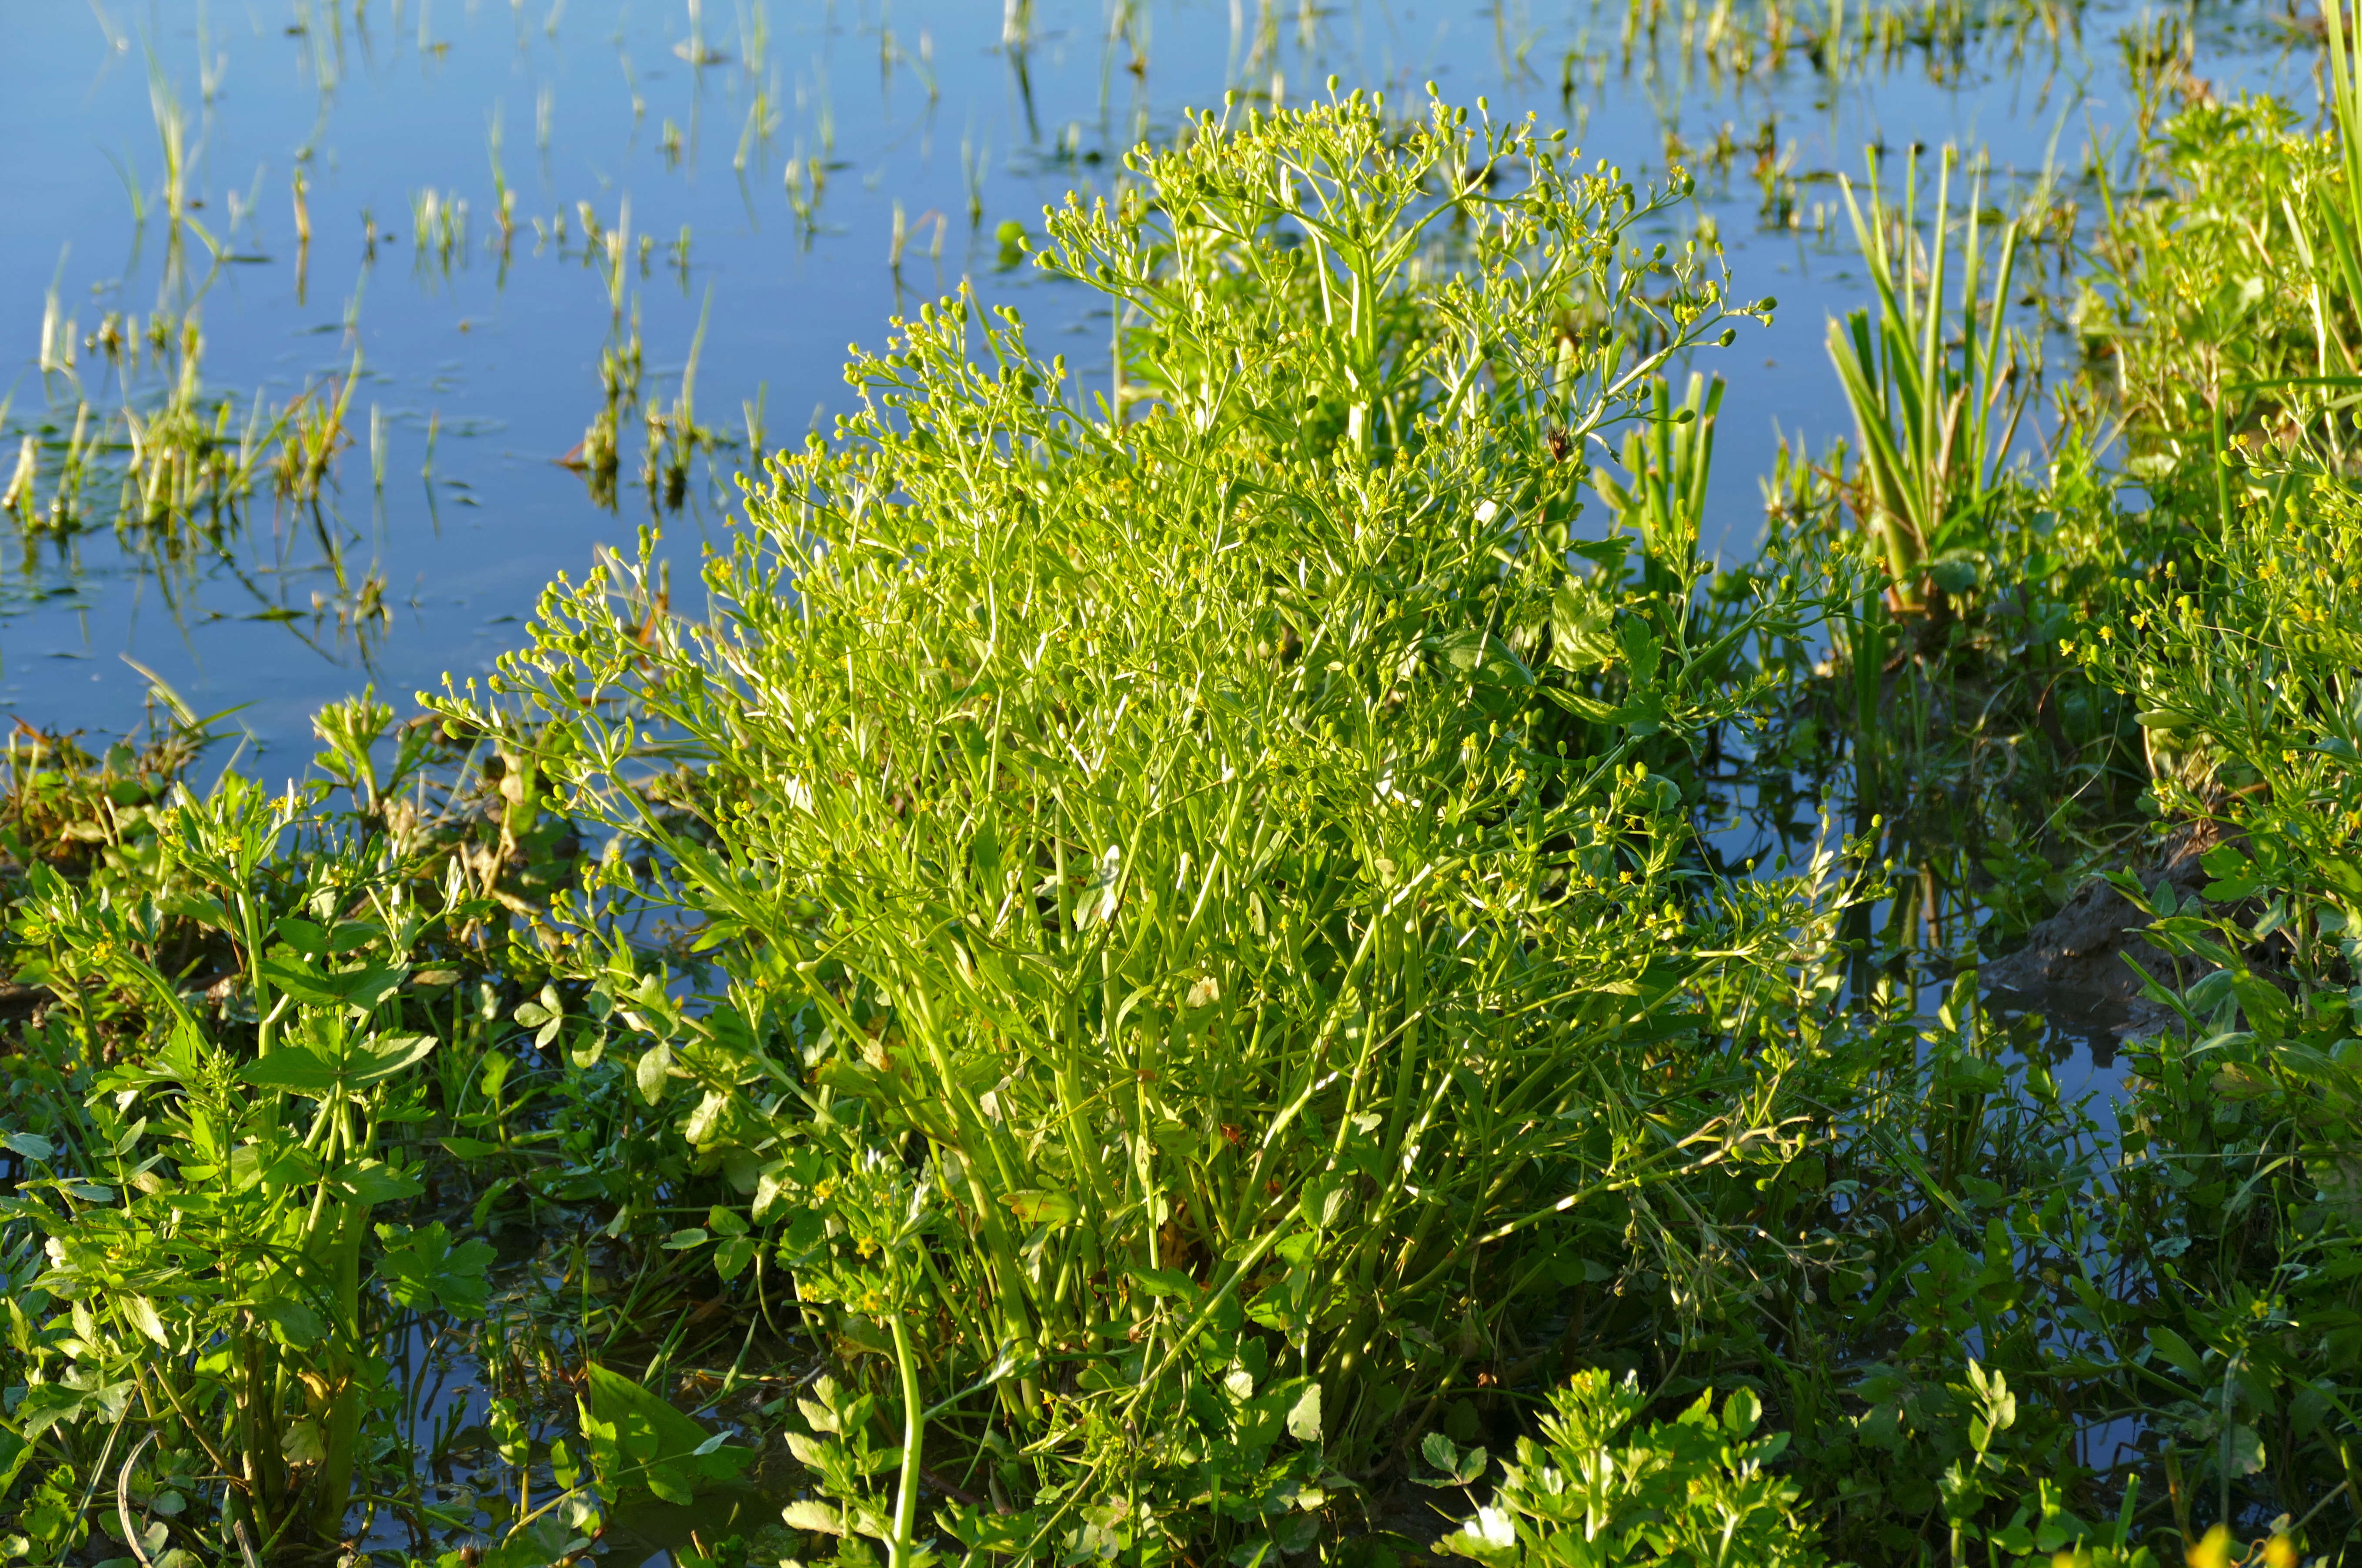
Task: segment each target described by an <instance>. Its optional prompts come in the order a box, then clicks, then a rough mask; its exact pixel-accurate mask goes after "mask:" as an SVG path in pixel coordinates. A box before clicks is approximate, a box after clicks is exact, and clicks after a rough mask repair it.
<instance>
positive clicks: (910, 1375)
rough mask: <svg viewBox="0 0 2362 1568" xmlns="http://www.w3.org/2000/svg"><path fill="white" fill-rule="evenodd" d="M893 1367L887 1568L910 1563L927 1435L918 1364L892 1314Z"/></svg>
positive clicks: (897, 1318) (897, 1315)
mask: <svg viewBox="0 0 2362 1568" xmlns="http://www.w3.org/2000/svg"><path fill="white" fill-rule="evenodd" d="M893 1325H894V1365H895V1366H896V1368H897V1369H898V1370H899V1371H900V1373H901V1375H902V1474H901V1475H900V1478H899V1479H898V1481H897V1482H896V1485H895V1488H894V1539H893V1540H892V1541H889V1542H888V1543H887V1549H886V1554H887V1562H888V1568H905V1565H906V1564H908V1563H910V1561H911V1552H912V1546H911V1525H912V1523H913V1522H914V1521H915V1520H916V1519H917V1517H918V1512H919V1453H920V1444H921V1440H922V1438H923V1437H924V1436H925V1435H926V1430H927V1407H926V1405H925V1403H924V1402H923V1401H922V1399H921V1398H920V1397H919V1363H918V1358H917V1357H916V1356H914V1355H912V1354H911V1331H910V1330H909V1329H908V1328H907V1327H905V1326H904V1324H903V1321H902V1313H901V1312H900V1310H897V1311H896V1312H894V1314H893Z"/></svg>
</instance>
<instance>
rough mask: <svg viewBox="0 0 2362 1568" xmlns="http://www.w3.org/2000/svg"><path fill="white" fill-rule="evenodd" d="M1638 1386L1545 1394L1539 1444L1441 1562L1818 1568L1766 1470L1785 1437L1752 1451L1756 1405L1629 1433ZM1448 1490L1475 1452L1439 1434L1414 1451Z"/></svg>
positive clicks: (1479, 1455) (1706, 1398)
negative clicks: (1449, 1557) (1801, 1567)
mask: <svg viewBox="0 0 2362 1568" xmlns="http://www.w3.org/2000/svg"><path fill="white" fill-rule="evenodd" d="M1646 1402H1647V1401H1646V1399H1645V1398H1644V1396H1643V1395H1642V1394H1641V1392H1640V1389H1639V1384H1638V1382H1637V1380H1636V1379H1634V1378H1632V1377H1629V1376H1627V1377H1625V1378H1623V1379H1622V1380H1620V1381H1618V1380H1617V1379H1613V1378H1610V1377H1609V1376H1608V1375H1607V1374H1606V1373H1605V1372H1600V1371H1589V1372H1583V1373H1578V1374H1577V1375H1576V1376H1574V1378H1573V1380H1572V1381H1570V1382H1568V1383H1566V1384H1565V1385H1563V1386H1562V1387H1559V1388H1556V1389H1554V1390H1552V1391H1551V1397H1550V1413H1549V1414H1547V1415H1544V1416H1542V1417H1541V1418H1540V1421H1539V1425H1540V1431H1541V1437H1540V1442H1536V1441H1535V1440H1533V1439H1531V1438H1520V1439H1518V1448H1517V1458H1516V1459H1515V1460H1514V1461H1508V1462H1505V1463H1504V1464H1503V1465H1502V1475H1501V1480H1500V1483H1499V1485H1498V1486H1496V1487H1495V1488H1494V1490H1493V1497H1492V1500H1491V1502H1489V1503H1488V1504H1486V1505H1485V1507H1483V1508H1479V1509H1478V1510H1477V1512H1476V1514H1475V1516H1474V1517H1473V1519H1468V1520H1467V1521H1466V1522H1465V1523H1463V1524H1462V1526H1461V1527H1460V1528H1459V1529H1458V1530H1453V1531H1451V1533H1450V1534H1447V1535H1445V1536H1444V1537H1443V1538H1442V1539H1441V1540H1440V1541H1438V1542H1437V1543H1436V1544H1437V1548H1438V1550H1440V1551H1441V1552H1445V1553H1447V1554H1449V1555H1452V1556H1458V1557H1471V1558H1473V1559H1475V1560H1476V1561H1477V1562H1479V1563H1486V1564H1497V1565H1507V1564H1512V1563H1536V1564H1540V1563H1551V1564H1563V1565H1565V1568H1607V1565H1608V1564H1611V1563H1615V1564H1621V1563H1650V1564H1656V1563H1664V1564H1680V1565H1682V1568H1693V1565H1694V1568H1705V1565H1707V1564H1714V1565H1716V1568H1722V1565H1724V1564H1729V1565H1733V1568H1735V1565H1736V1564H1738V1563H1766V1564H1773V1565H1775V1568H1784V1565H1787V1564H1798V1565H1805V1564H1814V1563H1826V1562H1827V1561H1828V1559H1827V1557H1826V1556H1824V1555H1823V1554H1822V1553H1821V1552H1818V1551H1817V1550H1816V1548H1815V1546H1814V1542H1813V1530H1812V1527H1811V1526H1810V1524H1809V1523H1807V1522H1806V1520H1805V1518H1804V1517H1803V1516H1802V1515H1801V1514H1800V1513H1799V1511H1798V1509H1797V1506H1796V1505H1797V1499H1798V1493H1797V1489H1796V1487H1795V1486H1793V1485H1792V1484H1790V1483H1788V1482H1787V1481H1785V1480H1783V1479H1782V1478H1781V1477H1780V1476H1779V1475H1776V1474H1774V1473H1772V1472H1771V1471H1769V1470H1768V1469H1767V1468H1766V1466H1768V1465H1770V1464H1772V1463H1773V1462H1775V1461H1776V1460H1778V1458H1779V1457H1780V1454H1781V1452H1782V1450H1783V1449H1785V1448H1786V1447H1787V1437H1786V1435H1785V1434H1784V1433H1778V1432H1775V1433H1772V1434H1770V1435H1768V1436H1765V1437H1760V1438H1757V1437H1754V1436H1753V1435H1752V1434H1753V1432H1754V1431H1755V1428H1756V1425H1757V1423H1758V1422H1759V1421H1760V1420H1761V1419H1762V1413H1763V1407H1762V1402H1761V1401H1760V1400H1759V1399H1758V1398H1756V1397H1755V1396H1754V1395H1753V1394H1752V1393H1750V1392H1749V1391H1748V1390H1746V1389H1744V1388H1742V1389H1739V1390H1738V1391H1737V1392H1735V1393H1733V1394H1731V1395H1730V1396H1729V1397H1727V1398H1725V1399H1724V1400H1723V1403H1722V1409H1721V1410H1720V1412H1719V1413H1717V1412H1716V1409H1715V1408H1714V1397H1713V1395H1712V1394H1711V1393H1702V1394H1700V1395H1699V1396H1698V1397H1697V1398H1696V1400H1695V1401H1694V1402H1693V1403H1692V1404H1691V1405H1690V1407H1689V1408H1688V1409H1685V1410H1683V1412H1682V1414H1681V1415H1680V1416H1679V1417H1677V1418H1675V1419H1674V1420H1671V1421H1652V1422H1648V1423H1645V1424H1643V1423H1639V1422H1638V1421H1637V1418H1638V1417H1639V1413H1640V1411H1641V1409H1642V1407H1643V1406H1644V1405H1645V1404H1646ZM1423 1453H1424V1454H1425V1456H1426V1458H1427V1461H1428V1463H1429V1464H1432V1465H1434V1466H1435V1467H1436V1468H1437V1469H1439V1470H1440V1471H1442V1472H1443V1474H1444V1475H1445V1476H1446V1477H1447V1479H1448V1480H1450V1481H1453V1482H1459V1483H1461V1484H1463V1485H1464V1484H1465V1481H1466V1478H1467V1475H1468V1473H1469V1472H1470V1471H1472V1470H1473V1472H1475V1473H1477V1474H1481V1473H1482V1472H1483V1469H1484V1464H1485V1455H1484V1452H1483V1451H1482V1450H1481V1449H1480V1450H1478V1451H1476V1452H1475V1453H1472V1454H1463V1453H1462V1452H1461V1451H1460V1450H1459V1448H1458V1447H1457V1446H1456V1445H1455V1444H1453V1443H1452V1442H1451V1439H1450V1438H1448V1437H1445V1436H1444V1435H1443V1434H1441V1433H1440V1432H1438V1433H1430V1434H1429V1437H1428V1440H1427V1442H1426V1444H1425V1447H1424V1449H1423Z"/></svg>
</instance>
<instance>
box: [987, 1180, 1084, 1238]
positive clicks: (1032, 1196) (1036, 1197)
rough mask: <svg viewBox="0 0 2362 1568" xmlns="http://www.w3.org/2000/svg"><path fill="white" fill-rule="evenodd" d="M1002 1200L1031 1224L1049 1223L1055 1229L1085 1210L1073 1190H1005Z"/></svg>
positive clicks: (1020, 1217)
mask: <svg viewBox="0 0 2362 1568" xmlns="http://www.w3.org/2000/svg"><path fill="white" fill-rule="evenodd" d="M1000 1201H1002V1202H1003V1203H1006V1204H1008V1205H1009V1207H1010V1210H1011V1211H1012V1212H1014V1213H1015V1214H1016V1215H1017V1217H1018V1218H1019V1219H1020V1220H1021V1221H1023V1222H1024V1223H1026V1224H1029V1225H1047V1226H1050V1227H1051V1228H1052V1229H1055V1228H1057V1227H1058V1226H1060V1225H1065V1224H1070V1223H1073V1221H1074V1219H1075V1217H1076V1215H1078V1214H1080V1213H1081V1212H1083V1206H1082V1204H1080V1203H1079V1202H1077V1201H1076V1199H1075V1195H1074V1194H1073V1193H1071V1192H1058V1191H1054V1190H1050V1189H1047V1188H1032V1189H1028V1190H1023V1191H1018V1192H1004V1193H1002V1194H1001V1195H1000Z"/></svg>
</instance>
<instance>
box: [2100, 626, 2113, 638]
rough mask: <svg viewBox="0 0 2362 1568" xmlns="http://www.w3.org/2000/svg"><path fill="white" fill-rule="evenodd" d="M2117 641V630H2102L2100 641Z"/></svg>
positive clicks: (2109, 628)
mask: <svg viewBox="0 0 2362 1568" xmlns="http://www.w3.org/2000/svg"><path fill="white" fill-rule="evenodd" d="M2115 640H2116V629H2115V628H2114V627H2113V626H2103V627H2102V628H2100V641H2103V642H2114V641H2115Z"/></svg>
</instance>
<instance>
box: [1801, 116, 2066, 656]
mask: <svg viewBox="0 0 2362 1568" xmlns="http://www.w3.org/2000/svg"><path fill="white" fill-rule="evenodd" d="M1953 162H1954V155H1953V153H1952V152H1951V151H1950V150H1949V149H1946V151H1945V153H1944V155H1943V159H1942V165H1941V170H1940V171H1939V173H1938V175H1937V185H1936V210H1935V212H1934V213H1933V214H1931V215H1930V217H1929V219H1928V226H1927V236H1926V240H1925V241H1924V242H1923V241H1922V240H1921V239H1920V237H1919V236H1918V234H1917V233H1916V232H1915V225H1916V224H1917V222H1918V215H1919V207H1918V194H1919V192H1918V169H1917V167H1916V165H1915V164H1914V165H1913V166H1911V167H1910V168H1909V169H1908V170H1906V171H1905V175H1904V198H1903V203H1902V205H1901V207H1900V209H1890V208H1889V207H1888V206H1887V205H1886V203H1885V201H1884V198H1883V195H1882V192H1881V190H1880V186H1879V167H1878V161H1877V158H1876V156H1875V155H1874V154H1873V155H1872V158H1871V167H1870V208H1869V212H1868V213H1867V214H1865V213H1864V212H1863V209H1862V206H1861V204H1860V202H1858V201H1857V200H1856V198H1855V195H1854V192H1853V188H1852V186H1851V185H1850V184H1849V185H1848V186H1847V187H1846V205H1847V211H1848V213H1849V215H1850V216H1851V218H1852V220H1853V227H1854V235H1855V237H1856V238H1857V239H1858V240H1859V241H1860V245H1861V252H1862V256H1863V258H1864V259H1865V260H1867V261H1868V262H1869V264H1870V277H1871V285H1872V286H1873V287H1874V288H1875V289H1876V291H1877V294H1878V301H1877V305H1878V308H1877V313H1876V316H1875V319H1874V320H1873V317H1872V314H1871V312H1870V311H1868V310H1859V311H1853V312H1850V313H1848V314H1847V316H1846V318H1845V320H1844V321H1843V322H1842V323H1839V322H1831V323H1829V358H1830V359H1831V361H1832V362H1834V363H1835V365H1836V366H1837V369H1838V380H1839V381H1840V382H1841V383H1842V384H1843V386H1844V388H1845V394H1846V401H1847V403H1848V404H1849V406H1850V408H1851V410H1852V412H1853V417H1854V427H1855V430H1856V431H1857V433H1859V434H1860V442H1861V477H1860V483H1861V488H1862V491H1863V495H1862V499H1861V501H1860V505H1859V509H1858V510H1860V513H1861V516H1862V521H1863V522H1864V523H1865V525H1866V526H1867V528H1868V530H1869V532H1871V535H1872V536H1873V538H1874V540H1875V543H1876V546H1877V552H1878V554H1879V556H1880V558H1881V560H1882V564H1883V565H1884V566H1885V568H1886V573H1887V576H1888V577H1889V578H1890V579H1891V583H1892V586H1891V587H1890V588H1889V590H1888V591H1889V594H1890V597H1891V598H1892V599H1893V603H1894V606H1895V608H1897V609H1918V608H1920V607H1922V606H1923V605H1925V604H1926V602H1927V596H1928V591H1929V589H1930V588H1931V587H1937V585H1935V584H1931V583H1930V582H1928V581H1927V580H1926V578H1927V569H1928V566H1929V565H1930V564H1931V563H1932V562H1934V561H1936V560H1937V559H1938V558H1940V557H1942V556H1944V555H1945V554H1948V553H1950V552H1954V551H1958V550H1961V549H1963V548H1968V549H1974V548H1977V547H1979V546H1981V545H1983V544H1984V543H1987V539H1986V535H1987V532H1988V530H1989V526H1990V523H1991V521H1992V507H1993V502H1994V499H1995V498H1996V497H1997V495H1998V494H1999V493H2000V491H2001V489H2002V488H2003V487H2002V478H2001V470H2002V466H2003V464H2004V463H2005V462H2006V461H2007V459H2008V455H2009V448H2010V443H2011V440H2012V438H2013V436H2014V434H2015V433H2016V428H2017V421H2018V416H2019V414H2020V413H2021V412H2022V411H2023V409H2024V407H2025V386H2024V384H2023V382H2022V380H2021V376H2020V368H2021V367H2020V365H2019V356H2018V353H2017V345H2016V344H2015V342H2014V340H2013V338H2012V336H2011V334H2010V331H2009V328H2008V325H2007V320H2006V303H2007V302H2008V300H2009V298H2010V284H2011V280H2012V278H2013V276H2014V271H2015V268H2016V258H2017V245H2018V237H2019V236H2018V227H2017V225H2015V224H2014V223H2005V224H2003V225H2002V232H2001V237H2000V244H1999V253H1998V255H1997V256H1994V257H1992V258H1988V256H1987V254H1986V247H1985V242H1984V217H1983V211H1982V208H1983V201H1982V198H1983V189H1982V181H1974V182H1972V183H1971V187H1970V192H1969V198H1968V201H1967V203H1965V207H1966V210H1965V212H1964V213H1963V214H1961V218H1960V228H1961V234H1960V237H1959V262H1958V266H1959V284H1958V287H1959V303H1958V306H1957V312H1956V310H1955V307H1954V306H1953V304H1952V303H1951V302H1950V301H1949V300H1948V298H1947V294H1948V288H1949V286H1950V285H1951V281H1952V277H1953V271H1952V269H1953V266H1954V259H1953V244H1954V240H1953V236H1952V226H1953V221H1954V220H1953V211H1952V189H1951V184H1952V166H1953ZM1988 264H1990V265H1991V267H1992V277H1991V280H1990V281H1989V282H1988V280H1987V278H1986V275H1985V269H1986V267H1987V266H1988Z"/></svg>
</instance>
